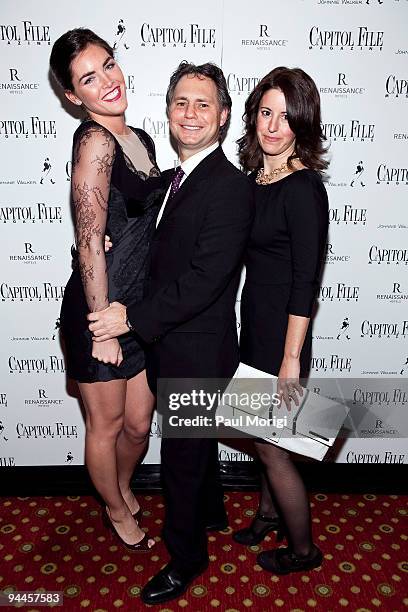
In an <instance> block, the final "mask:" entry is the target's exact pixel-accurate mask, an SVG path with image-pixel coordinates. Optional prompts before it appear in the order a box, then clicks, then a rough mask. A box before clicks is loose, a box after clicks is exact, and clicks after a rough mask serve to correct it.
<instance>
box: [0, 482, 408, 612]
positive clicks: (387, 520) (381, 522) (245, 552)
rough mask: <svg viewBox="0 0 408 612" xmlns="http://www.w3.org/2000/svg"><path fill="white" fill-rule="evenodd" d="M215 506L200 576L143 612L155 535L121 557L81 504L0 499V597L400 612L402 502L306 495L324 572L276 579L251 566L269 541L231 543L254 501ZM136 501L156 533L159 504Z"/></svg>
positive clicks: (171, 607) (78, 605)
mask: <svg viewBox="0 0 408 612" xmlns="http://www.w3.org/2000/svg"><path fill="white" fill-rule="evenodd" d="M225 498H226V506H227V510H228V513H229V518H230V525H231V527H230V528H229V529H228V530H226V531H224V532H220V533H215V534H212V535H210V537H209V551H210V555H211V556H210V559H211V562H210V566H209V569H208V570H207V571H206V573H205V574H203V575H202V576H200V577H199V578H198V579H197V580H196V581H195V582H194V583H193V584H192V585H191V586H190V588H189V590H188V592H187V593H186V594H185V595H184V596H182V597H180V598H179V599H176V600H174V601H172V602H169V603H168V604H166V605H163V606H155V607H148V606H145V605H144V604H143V603H142V602H141V601H140V598H139V593H140V590H141V588H142V586H143V585H144V584H145V582H146V580H147V579H148V578H149V577H150V576H152V575H153V574H154V573H155V572H156V571H158V569H159V568H160V567H161V566H163V565H164V564H165V563H166V561H167V553H166V550H165V547H164V545H163V543H162V542H161V541H160V538H159V536H158V535H157V537H156V540H157V544H156V546H155V547H154V550H153V551H152V552H151V553H147V554H140V553H129V552H128V551H127V550H126V549H124V548H122V547H121V546H120V545H117V544H116V541H115V540H113V539H111V537H110V534H109V533H108V532H106V530H105V528H104V527H103V526H102V523H101V513H100V507H99V506H98V504H97V502H96V501H95V500H94V499H93V498H91V497H52V498H51V497H30V498H20V497H18V498H1V500H0V509H1V510H0V533H1V539H0V590H1V591H10V590H19V591H41V590H45V591H62V592H63V594H64V604H63V608H62V609H63V610H64V612H65V610H67V611H71V610H72V611H77V610H82V609H84V610H92V611H93V612H103V611H106V612H111V611H112V610H125V611H132V612H133V611H138V610H148V609H151V610H157V611H158V612H176V611H177V612H181V611H183V610H186V611H187V612H188V611H190V612H209V611H211V610H214V611H215V610H217V611H219V612H221V611H222V612H243V611H256V612H258V611H259V612H267V611H270V610H282V611H284V612H286V611H290V612H301V611H308V610H322V611H323V610H324V611H337V610H349V611H353V612H369V611H375V610H379V609H382V610H386V611H387V612H388V611H392V612H401V611H402V610H403V609H405V608H407V607H408V596H407V594H408V545H407V539H408V535H407V520H406V519H407V514H408V509H407V505H408V504H407V498H406V497H403V496H396V495H390V496H384V495H381V496H380V495H378V496H376V495H372V494H367V495H323V494H315V495H313V496H312V497H311V500H312V506H313V508H312V512H313V521H314V535H315V539H316V542H317V543H318V544H319V546H320V547H321V549H322V550H323V552H324V556H325V561H324V565H323V566H322V567H321V568H320V569H316V570H313V571H311V572H308V573H298V574H291V575H289V576H284V577H278V576H275V575H272V574H268V573H266V572H264V571H263V570H262V569H261V568H260V567H259V566H258V565H257V564H256V554H257V552H258V551H260V550H262V549H263V548H266V549H267V548H272V547H273V546H274V537H273V534H272V537H271V538H269V537H268V538H267V539H266V540H265V541H264V542H263V543H262V545H260V546H256V547H251V548H245V547H242V546H240V545H238V544H236V543H235V542H233V540H232V539H231V531H232V529H236V528H239V527H240V526H242V525H246V524H247V523H248V522H249V521H250V519H251V517H252V516H253V513H254V511H255V509H256V506H257V494H256V493H251V494H248V493H238V492H228V493H227V494H226V496H225ZM139 500H140V502H141V504H142V508H143V519H142V521H143V522H142V525H143V527H146V528H147V529H148V531H149V534H159V533H160V528H161V525H162V521H163V515H164V506H163V500H162V498H161V497H160V496H159V495H152V496H150V495H143V496H139ZM57 609H61V608H57ZM24 610H31V612H33V611H34V610H39V611H41V610H44V608H40V607H38V608H35V607H28V606H27V607H25V608H24Z"/></svg>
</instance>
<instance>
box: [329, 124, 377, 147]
mask: <svg viewBox="0 0 408 612" xmlns="http://www.w3.org/2000/svg"><path fill="white" fill-rule="evenodd" d="M322 130H323V134H324V135H325V137H326V138H329V139H330V140H332V141H334V142H335V141H336V140H343V141H344V142H346V141H351V142H356V141H360V142H364V141H365V140H369V141H371V142H373V141H374V138H375V124H374V123H363V122H361V121H360V120H359V119H351V120H350V121H349V122H348V123H330V122H329V123H322Z"/></svg>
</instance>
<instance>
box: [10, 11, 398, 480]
mask: <svg viewBox="0 0 408 612" xmlns="http://www.w3.org/2000/svg"><path fill="white" fill-rule="evenodd" d="M407 22H408V2H407V0H383V1H380V0H291V1H290V2H287V1H285V0H269V2H267V3H266V2H264V0H253V1H252V2H251V3H250V4H248V3H247V2H244V1H243V0H224V1H221V0H207V1H206V2H205V3H204V4H200V3H191V2H187V1H186V0H180V1H179V2H177V3H175V4H174V3H171V4H169V3H168V2H165V0H153V2H149V3H134V2H132V1H131V0H119V1H118V2H115V3H114V4H112V3H111V2H108V0H100V1H99V2H98V3H97V4H95V3H93V2H88V3H84V2H80V0H71V1H70V2H69V3H68V4H67V5H66V6H65V7H64V10H61V8H60V7H59V6H57V5H56V4H55V2H53V1H51V0H35V1H34V0H25V1H24V2H18V3H15V2H12V1H11V0H3V2H2V8H1V16H0V51H1V53H0V96H1V114H0V148H1V165H0V227H1V251H0V304H1V317H0V334H1V343H0V466H1V467H4V468H6V467H7V466H24V465H26V466H28V465H66V464H71V465H74V464H82V463H83V445H84V422H83V416H82V413H81V410H80V406H79V403H78V400H77V397H76V390H75V386H73V385H71V384H69V382H68V381H67V379H66V376H65V364H64V356H63V353H62V351H61V346H60V340H59V330H58V327H59V310H60V306H61V299H62V296H63V293H64V286H65V284H66V282H67V279H68V277H69V274H70V264H71V257H70V248H71V245H72V243H73V240H74V233H73V224H72V216H71V212H70V203H69V193H70V173H71V143H72V134H73V132H74V131H75V129H76V126H77V125H78V122H79V120H80V118H79V117H78V116H75V114H74V113H75V112H76V111H75V110H74V109H73V108H71V107H70V105H69V104H68V102H67V101H66V100H65V99H63V97H62V96H61V94H60V92H58V91H57V90H56V88H55V87H54V85H53V83H52V81H51V80H50V77H49V71H48V59H49V54H50V51H51V46H52V44H53V42H54V41H55V40H56V39H57V38H58V37H59V36H60V35H61V34H62V33H64V32H65V31H66V30H68V29H71V28H74V27H79V26H85V27H89V28H91V29H93V30H95V31H96V32H97V33H98V34H99V35H101V36H102V37H103V38H105V39H107V40H108V41H109V42H110V43H111V44H112V45H114V47H115V50H116V54H117V59H118V61H119V62H120V64H121V67H122V69H123V71H124V73H125V74H126V80H127V92H128V99H129V108H128V113H127V121H128V123H129V124H131V125H135V126H139V127H142V128H143V129H144V130H146V132H147V133H148V134H150V135H151V136H152V137H153V138H154V141H155V143H156V149H157V156H158V162H159V165H160V167H161V168H162V169H165V168H168V167H172V166H174V165H175V164H177V155H176V153H175V152H174V150H173V149H172V148H171V145H170V142H169V130H168V122H167V119H166V114H165V92H166V88H167V84H168V80H169V76H170V74H171V73H172V71H173V70H174V69H175V67H176V66H177V65H178V63H179V62H180V61H181V60H184V59H187V60H190V61H193V62H195V63H202V62H206V61H213V62H216V63H217V64H219V65H220V66H221V67H222V68H223V70H224V72H225V75H226V78H227V82H228V87H229V90H230V93H231V96H232V100H233V112H232V121H231V127H230V130H229V133H228V136H227V139H226V141H225V143H224V150H225V152H226V154H227V155H228V157H229V158H230V159H231V160H232V161H233V162H234V163H237V156H236V144H235V141H236V139H237V138H238V137H239V136H240V135H241V130H242V121H241V117H242V113H243V108H244V102H245V99H246V97H247V96H248V94H249V93H250V91H251V90H252V88H253V87H254V86H255V84H256V83H257V82H258V80H259V79H260V78H261V77H262V76H263V75H265V74H266V73H267V72H269V71H270V70H271V69H272V68H274V67H276V66H280V65H284V66H289V67H296V66H299V67H301V68H303V69H304V70H306V71H307V72H308V73H309V74H310V75H311V76H312V77H313V78H314V79H315V81H316V83H317V86H318V88H319V91H320V95H321V100H322V111H323V124H324V131H325V134H326V136H327V139H328V142H329V143H330V157H331V165H330V171H329V175H328V179H327V189H328V192H329V198H330V235H329V240H328V245H327V252H326V256H325V264H326V265H325V271H324V277H323V281H322V286H321V288H320V292H319V308H318V311H317V315H316V318H315V324H314V333H313V335H314V347H313V359H312V364H311V366H312V369H311V373H312V376H313V377H314V378H316V379H318V380H317V382H316V387H318V386H319V381H320V383H321V382H322V381H324V380H325V379H329V378H330V379H331V380H334V379H338V380H344V379H350V383H351V381H352V380H353V381H354V382H353V384H354V387H353V391H352V397H353V400H354V405H355V409H356V414H357V413H358V414H359V415H360V416H359V418H358V419H354V426H355V427H354V429H355V431H354V434H355V435H353V437H350V439H348V440H346V442H345V443H344V445H343V446H342V448H341V450H340V452H339V453H338V455H337V457H336V458H335V460H336V461H338V462H348V463H355V462H358V463H408V449H407V437H406V436H405V432H404V431H403V429H404V428H403V426H402V421H401V419H400V417H401V409H403V407H404V405H405V404H406V403H407V402H408V391H407V374H408V343H407V337H408V309H407V305H408V265H407V264H408V242H407V237H408V212H407V195H408V165H407V141H408V118H407V117H408V115H407V101H408V69H407V67H408V62H407V59H408V40H407V36H406V24H407ZM237 306H239V303H237ZM237 310H238V308H237ZM238 324H239V322H238ZM323 387H324V385H323ZM136 409H137V408H136ZM358 411H360V412H358ZM405 411H406V406H405V409H404V412H405ZM159 433H160V432H159V431H158V425H157V422H156V421H154V423H153V427H152V432H151V440H150V450H149V453H148V455H147V458H146V461H147V462H148V463H158V462H159V461H160V455H159V447H160V438H159V436H158V434H159ZM404 436H405V437H404ZM220 459H221V460H224V461H242V460H249V459H250V457H249V456H248V455H246V454H245V453H243V452H241V451H240V450H238V449H236V448H232V447H229V446H225V445H220Z"/></svg>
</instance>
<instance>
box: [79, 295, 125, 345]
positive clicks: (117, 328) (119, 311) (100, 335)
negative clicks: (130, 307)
mask: <svg viewBox="0 0 408 612" xmlns="http://www.w3.org/2000/svg"><path fill="white" fill-rule="evenodd" d="M88 321H92V323H91V324H90V325H89V330H90V331H91V332H92V336H93V340H94V341H95V342H104V341H105V340H110V339H111V338H116V337H117V336H122V335H123V334H127V332H128V331H129V328H128V326H127V325H126V306H124V305H123V304H120V303H119V302H112V304H110V306H108V308H105V310H101V311H100V312H90V313H89V315H88Z"/></svg>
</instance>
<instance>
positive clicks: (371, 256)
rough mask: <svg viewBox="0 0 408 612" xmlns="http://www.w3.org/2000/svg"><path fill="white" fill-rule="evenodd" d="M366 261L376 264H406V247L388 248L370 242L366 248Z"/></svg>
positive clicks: (407, 252) (407, 259)
mask: <svg viewBox="0 0 408 612" xmlns="http://www.w3.org/2000/svg"><path fill="white" fill-rule="evenodd" d="M368 263H369V264H373V263H376V264H378V265H381V264H386V265H388V266H389V265H391V264H394V265H396V266H399V265H400V264H403V265H405V266H406V265H408V249H389V248H385V247H382V246H380V245H378V244H372V245H371V246H370V247H369V249H368Z"/></svg>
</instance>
